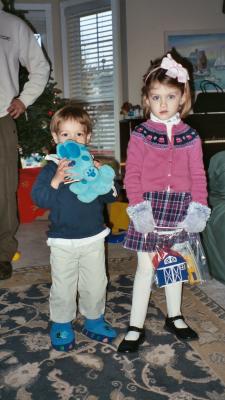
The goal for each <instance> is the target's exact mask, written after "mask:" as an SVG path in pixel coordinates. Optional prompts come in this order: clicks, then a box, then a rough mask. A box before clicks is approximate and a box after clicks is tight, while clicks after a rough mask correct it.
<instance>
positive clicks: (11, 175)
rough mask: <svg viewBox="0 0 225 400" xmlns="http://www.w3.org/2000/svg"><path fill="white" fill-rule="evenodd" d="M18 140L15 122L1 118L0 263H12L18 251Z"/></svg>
mask: <svg viewBox="0 0 225 400" xmlns="http://www.w3.org/2000/svg"><path fill="white" fill-rule="evenodd" d="M17 146H18V140H17V131H16V125H15V122H14V120H13V119H12V118H11V117H10V116H9V115H7V116H5V117H1V118H0V261H11V260H12V257H13V256H14V254H15V252H16V250H17V240H16V239H15V233H16V231H17V228H18V217H17V201H16V191H17V184H18V148H17Z"/></svg>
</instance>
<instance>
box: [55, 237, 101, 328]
mask: <svg viewBox="0 0 225 400" xmlns="http://www.w3.org/2000/svg"><path fill="white" fill-rule="evenodd" d="M50 249H51V256H50V262H51V274H52V286H51V290H50V299H49V303H50V319H51V320H52V321H54V322H61V323H64V322H69V321H72V320H73V319H75V318H76V312H77V302H78V306H79V311H80V312H81V314H82V315H84V316H85V317H86V318H90V319H96V318H99V317H100V315H101V314H104V311H105V299H106V286H107V278H106V270H105V247H104V238H103V239H100V240H97V241H96V242H93V243H91V244H88V245H84V246H80V247H73V245H70V244H68V245H57V246H51V247H50ZM77 295H78V296H77Z"/></svg>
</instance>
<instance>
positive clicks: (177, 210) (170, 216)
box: [123, 191, 197, 253]
mask: <svg viewBox="0 0 225 400" xmlns="http://www.w3.org/2000/svg"><path fill="white" fill-rule="evenodd" d="M143 197H144V200H150V201H151V205H152V212H153V217H154V220H155V224H156V227H157V228H156V229H155V230H154V232H150V233H148V234H146V235H144V234H142V233H139V232H137V231H135V229H134V225H133V223H132V221H130V224H129V227H128V230H127V234H126V237H125V239H124V243H123V246H124V247H125V248H126V249H130V250H135V251H141V252H148V253H150V252H154V251H156V250H157V249H160V248H163V247H167V248H168V247H169V248H171V247H172V246H173V245H174V244H176V243H183V242H186V241H188V240H190V239H191V240H195V239H196V237H197V234H195V233H192V234H190V233H189V234H187V232H185V231H184V230H177V231H176V232H174V231H175V229H176V226H177V224H178V223H179V222H181V221H183V219H184V218H185V216H186V214H187V209H188V206H189V204H190V202H191V194H190V193H186V192H181V193H176V192H167V191H164V192H147V193H144V196H143ZM163 227H166V228H167V227H168V228H174V230H173V229H172V230H171V229H168V232H167V229H162V228H163ZM160 228H161V230H160ZM171 231H172V232H171Z"/></svg>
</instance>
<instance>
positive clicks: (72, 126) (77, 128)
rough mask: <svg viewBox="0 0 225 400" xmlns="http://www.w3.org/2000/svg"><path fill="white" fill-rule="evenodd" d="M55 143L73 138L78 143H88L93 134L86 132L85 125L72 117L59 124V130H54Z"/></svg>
mask: <svg viewBox="0 0 225 400" xmlns="http://www.w3.org/2000/svg"><path fill="white" fill-rule="evenodd" d="M52 137H53V139H54V142H55V143H64V142H65V141H66V140H73V141H74V142H76V143H80V144H85V145H86V144H88V143H89V142H90V139H91V134H90V133H88V134H87V132H86V127H85V125H82V124H80V122H77V121H75V120H72V119H68V120H66V121H63V122H61V123H60V124H59V130H58V132H57V133H56V132H52Z"/></svg>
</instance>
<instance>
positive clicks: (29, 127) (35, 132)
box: [3, 0, 66, 157]
mask: <svg viewBox="0 0 225 400" xmlns="http://www.w3.org/2000/svg"><path fill="white" fill-rule="evenodd" d="M3 5H4V10H5V11H7V12H10V13H12V14H15V15H17V16H18V17H20V18H22V19H23V20H25V21H26V18H25V15H24V14H25V13H24V11H22V12H21V11H19V10H16V9H15V7H14V1H13V0H3ZM26 22H27V23H28V25H30V24H29V21H26ZM34 33H35V32H34ZM27 80H28V72H27V70H26V69H25V68H24V67H22V66H21V67H20V72H19V86H20V91H21V90H22V89H23V86H24V84H25V82H26V81H27ZM56 85H57V83H56V82H54V80H53V79H52V78H51V77H50V79H49V81H48V83H47V85H46V87H45V90H44V91H43V93H42V94H41V96H40V97H39V98H38V99H37V100H36V101H35V103H33V104H32V105H31V106H29V107H28V108H27V110H26V113H24V114H22V115H21V116H20V117H19V118H18V119H17V120H16V125H17V132H18V140H19V148H20V153H21V154H22V155H23V157H27V156H30V155H31V154H32V153H40V154H46V153H47V152H49V151H51V147H52V138H51V134H50V130H49V125H50V121H51V117H52V115H53V114H54V113H55V111H56V110H58V109H59V108H60V107H62V106H63V105H64V104H65V103H66V100H65V99H62V98H61V97H60V94H61V90H59V89H58V88H57V87H56Z"/></svg>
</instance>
